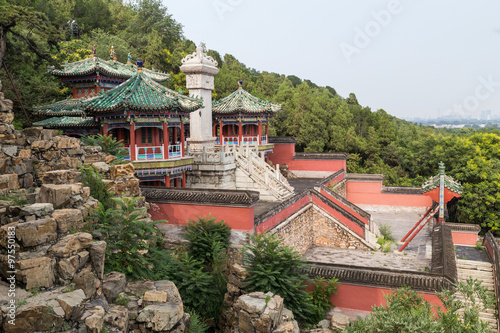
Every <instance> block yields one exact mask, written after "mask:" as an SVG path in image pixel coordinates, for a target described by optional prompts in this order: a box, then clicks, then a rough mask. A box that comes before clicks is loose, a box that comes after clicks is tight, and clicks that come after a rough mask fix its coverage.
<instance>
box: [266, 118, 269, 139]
mask: <svg viewBox="0 0 500 333" xmlns="http://www.w3.org/2000/svg"><path fill="white" fill-rule="evenodd" d="M266 139H267V143H269V122H268V121H267V122H266Z"/></svg>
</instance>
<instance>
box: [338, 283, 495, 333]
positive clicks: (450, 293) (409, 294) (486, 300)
mask: <svg viewBox="0 0 500 333" xmlns="http://www.w3.org/2000/svg"><path fill="white" fill-rule="evenodd" d="M456 292H458V293H459V294H461V295H462V296H464V297H465V298H464V300H463V301H462V300H460V299H458V298H457V297H456V296H455V293H456ZM437 295H438V297H439V299H440V300H441V302H442V303H443V306H444V309H446V310H444V309H442V308H439V309H436V310H437V311H436V312H437V315H435V314H434V312H433V311H432V310H433V306H432V305H431V304H429V302H427V301H426V300H425V299H423V297H422V296H420V295H419V294H418V293H417V292H416V291H413V290H410V289H409V288H408V287H404V288H401V289H398V290H396V291H394V293H388V294H386V295H385V296H384V298H385V300H386V303H387V305H386V306H380V307H377V306H375V307H373V308H372V313H371V314H370V315H369V316H368V317H366V318H365V319H364V320H363V319H360V318H358V320H356V321H355V322H354V323H353V325H352V326H351V327H347V328H346V329H344V331H343V332H352V333H355V332H356V333H357V332H408V333H410V332H453V333H462V332H463V333H465V332H474V333H482V332H489V331H490V329H489V328H488V324H487V323H485V322H482V321H480V320H479V310H480V309H485V308H487V307H491V305H492V304H493V302H492V300H493V295H492V294H491V293H489V292H488V290H487V289H486V288H485V287H483V286H481V282H480V281H478V280H473V279H472V278H469V279H468V280H467V282H466V283H464V282H458V283H457V287H456V289H455V290H446V291H443V292H441V293H438V294H437ZM476 299H480V300H481V301H483V304H484V306H480V305H479V303H478V302H475V300H476ZM460 309H464V310H463V317H462V316H461V315H459V313H458V311H459V310H460Z"/></svg>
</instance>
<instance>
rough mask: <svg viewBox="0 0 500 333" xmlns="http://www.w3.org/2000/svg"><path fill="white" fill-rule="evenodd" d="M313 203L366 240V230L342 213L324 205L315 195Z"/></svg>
mask: <svg viewBox="0 0 500 333" xmlns="http://www.w3.org/2000/svg"><path fill="white" fill-rule="evenodd" d="M312 201H313V202H314V203H315V204H316V205H317V206H318V207H321V208H323V209H324V210H325V211H327V212H328V213H329V214H330V215H331V216H333V217H334V218H335V219H336V220H337V221H339V222H340V223H342V224H343V225H345V226H346V227H348V228H349V229H350V230H351V231H354V232H355V233H356V234H358V235H359V236H361V237H362V238H364V236H365V230H364V228H362V227H360V226H359V225H357V224H356V223H354V222H352V221H351V220H349V219H348V218H347V217H345V216H344V215H342V214H341V213H340V212H338V211H336V210H335V209H333V208H332V207H330V206H328V205H327V204H326V203H324V202H323V201H322V200H321V199H320V198H318V197H317V196H315V195H313V196H312Z"/></svg>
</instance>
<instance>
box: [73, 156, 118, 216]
mask: <svg viewBox="0 0 500 333" xmlns="http://www.w3.org/2000/svg"><path fill="white" fill-rule="evenodd" d="M80 172H81V173H82V183H83V186H88V187H90V195H91V196H92V197H93V198H94V199H96V200H98V201H99V203H100V206H99V207H98V209H97V211H95V212H94V215H95V214H100V215H99V216H98V218H99V219H101V221H104V217H102V216H105V211H106V210H107V209H110V208H113V207H114V202H113V200H112V197H113V193H112V192H110V191H109V190H108V189H107V183H106V182H104V177H103V175H102V174H101V173H100V172H98V171H97V170H96V169H94V168H93V167H92V166H90V165H86V166H82V167H80ZM101 205H102V207H101Z"/></svg>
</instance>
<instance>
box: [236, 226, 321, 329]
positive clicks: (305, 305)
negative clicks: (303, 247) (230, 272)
mask: <svg viewBox="0 0 500 333" xmlns="http://www.w3.org/2000/svg"><path fill="white" fill-rule="evenodd" d="M250 239H251V243H250V244H248V245H246V246H245V248H244V251H243V265H244V266H245V268H246V271H247V273H248V275H247V277H246V278H245V281H244V288H245V290H247V291H250V292H252V291H262V292H268V291H271V292H272V293H273V294H276V295H280V296H281V297H283V299H284V302H285V306H286V307H287V308H288V309H289V310H291V311H292V312H293V313H294V315H295V316H296V317H297V318H299V319H301V320H302V321H307V320H308V319H309V318H310V316H311V314H312V307H313V305H312V302H311V299H310V297H309V294H308V293H307V291H306V290H305V287H306V285H305V284H304V282H305V280H306V276H305V275H304V274H303V273H302V271H303V270H304V269H305V268H306V264H305V262H304V261H303V260H302V255H301V254H300V253H298V252H296V251H294V250H293V249H292V248H291V247H289V246H282V245H281V239H280V238H278V237H277V236H276V235H270V234H261V235H258V236H250Z"/></svg>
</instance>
